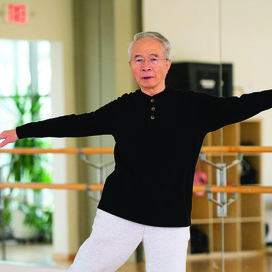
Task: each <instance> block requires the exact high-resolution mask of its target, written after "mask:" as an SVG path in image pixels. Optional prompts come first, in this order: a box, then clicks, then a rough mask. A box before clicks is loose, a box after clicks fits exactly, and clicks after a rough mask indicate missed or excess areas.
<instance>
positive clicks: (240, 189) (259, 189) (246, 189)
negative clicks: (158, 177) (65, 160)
mask: <svg viewBox="0 0 272 272" xmlns="http://www.w3.org/2000/svg"><path fill="white" fill-rule="evenodd" d="M3 188H12V189H13V188H20V189H36V190H37V189H39V190H40V189H58V190H60V189H61V190H79V191H85V190H91V191H102V190H103V188H104V185H103V184H83V183H78V184H77V183H75V184H52V183H51V184H50V183H39V182H30V183H19V182H14V183H0V189H3ZM207 189H208V190H207ZM193 192H211V193H241V194H272V187H268V186H245V185H243V186H215V185H214V186H205V185H195V186H194V187H193Z"/></svg>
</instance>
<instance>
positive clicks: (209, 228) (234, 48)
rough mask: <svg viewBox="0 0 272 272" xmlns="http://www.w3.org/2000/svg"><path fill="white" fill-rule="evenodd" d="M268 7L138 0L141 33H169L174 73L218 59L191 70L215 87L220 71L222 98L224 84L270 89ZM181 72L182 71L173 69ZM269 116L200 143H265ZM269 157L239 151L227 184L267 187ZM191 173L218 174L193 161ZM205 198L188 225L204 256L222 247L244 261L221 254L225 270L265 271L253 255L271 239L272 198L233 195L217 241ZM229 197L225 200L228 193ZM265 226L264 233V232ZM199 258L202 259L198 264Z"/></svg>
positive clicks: (237, 89) (240, 90)
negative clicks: (204, 68) (198, 237)
mask: <svg viewBox="0 0 272 272" xmlns="http://www.w3.org/2000/svg"><path fill="white" fill-rule="evenodd" d="M158 2H159V3H158ZM271 11H272V5H271V1H269V0H264V1H247V0H230V1H226V0H221V1H217V0H214V1H191V0H181V1H174V0H172V1H163V0H161V1H157V0H144V1H143V30H145V31H146V30H150V29H154V30H157V31H161V32H162V33H163V34H165V35H166V36H167V37H168V38H169V40H170V42H171V44H172V46H173V53H172V63H173V65H172V68H173V69H175V74H177V73H179V69H182V70H181V71H185V70H186V66H185V68H184V66H183V67H182V66H181V63H184V62H185V63H187V64H186V65H188V63H189V65H191V66H192V67H197V65H195V63H198V64H203V63H204V64H218V65H219V67H218V68H217V69H218V70H217V71H216V70H214V71H213V72H209V71H206V74H205V73H204V72H203V71H194V72H195V73H199V74H201V75H200V76H202V77H203V78H202V79H201V78H198V77H197V75H194V76H193V77H194V78H195V79H198V80H199V79H200V80H199V81H201V80H202V84H206V86H202V88H207V89H209V88H211V87H214V86H215V85H216V84H215V78H216V77H214V73H219V74H220V76H219V77H220V81H221V82H222V89H221V90H220V91H219V94H220V95H223V96H228V92H225V94H224V88H230V89H231V92H232V94H233V95H235V96H241V95H242V94H246V93H251V92H255V91H261V90H266V89H270V88H271V68H270V64H271V61H272V50H271V48H272V38H271V37H272V36H271V33H272V19H271V16H270V14H271ZM150 14H152V16H150ZM166 22H167V23H166ZM179 65H180V66H179ZM192 67H191V68H192ZM208 67H209V66H208ZM172 68H171V69H172ZM229 68H231V70H230V69H229ZM191 71H192V70H191ZM174 76H175V75H174ZM174 76H172V75H171V70H170V72H169V77H171V80H170V79H168V81H169V85H170V84H171V83H173V84H178V83H177V81H176V80H175V78H172V77H174ZM179 77H180V78H181V77H182V75H181V74H179ZM230 78H231V80H230ZM230 82H231V83H230ZM194 84H195V85H194ZM194 84H191V85H190V84H189V85H190V87H195V88H198V87H199V86H200V85H201V82H194ZM177 87H184V85H180V86H177ZM271 121H272V112H271V110H268V111H266V112H264V113H261V114H259V115H257V116H255V117H254V118H251V119H250V120H248V121H245V122H242V123H241V124H235V125H231V126H228V127H226V128H224V129H223V130H221V131H217V132H215V133H211V134H210V135H208V136H207V138H206V139H205V142H204V145H227V146H239V145H257V146H258V145H263V146H271V145H272V140H271V133H272V131H271ZM236 158H237V156H236V155H231V156H230V155H224V157H223V158H221V157H217V156H211V157H209V159H210V160H211V161H212V162H213V163H220V162H222V161H224V162H225V163H227V164H230V163H231V162H232V161H234V160H235V159H236ZM271 159H272V156H271V154H269V153H267V154H255V155H252V154H245V155H244V157H243V160H242V163H241V164H239V165H236V166H234V167H231V168H230V169H228V170H227V183H228V185H232V184H233V185H240V184H243V185H245V184H250V185H260V186H264V185H265V186H271V176H272V173H271V171H272V169H271V167H270V166H269V165H271ZM197 170H202V171H204V172H206V174H207V175H208V183H209V184H216V183H217V181H216V171H215V169H212V167H211V166H207V164H206V163H204V162H199V163H198V165H197ZM206 197H207V196H206V195H204V196H199V195H194V200H193V211H192V221H193V225H194V226H196V228H197V229H198V230H199V231H200V232H201V233H202V234H204V236H205V237H206V238H207V240H208V245H206V247H205V250H202V253H203V252H209V253H210V256H217V257H218V256H219V255H221V254H222V249H223V250H224V256H223V257H227V256H228V257H229V256H233V253H235V254H241V256H242V255H243V254H244V255H245V258H241V259H239V260H237V259H236V258H235V259H233V258H232V259H229V258H225V263H223V265H224V266H225V269H226V271H234V270H235V271H236V270H237V271H245V269H246V267H249V266H250V267H252V271H257V269H258V270H259V271H266V270H265V269H266V265H267V263H266V262H265V261H263V259H261V258H258V257H256V256H258V253H262V252H265V251H266V249H265V244H266V243H267V242H270V241H271V237H272V236H271V227H272V224H271V221H272V219H271V218H272V217H271V206H272V205H271V196H270V195H260V194H251V195H249V194H238V195H237V200H236V201H234V202H233V203H232V204H230V205H229V206H228V211H227V216H226V217H225V218H224V231H223V232H224V239H223V240H224V241H222V221H223V220H222V219H221V217H220V216H218V214H217V213H218V210H217V207H216V205H215V204H213V203H211V202H209V201H208V200H207V199H206ZM228 197H229V198H231V195H228ZM214 198H216V195H214ZM269 228H270V231H268V232H267V230H269ZM265 230H266V231H265ZM222 244H223V246H222ZM191 246H192V245H191ZM194 251H195V252H200V251H201V250H200V249H199V251H198V250H197V249H195V250H194ZM246 252H247V253H248V255H246V254H245V253H246ZM252 253H253V256H252ZM254 253H256V254H255V255H254ZM218 254H219V255H218ZM250 254H251V255H250ZM196 255H198V256H201V254H193V253H192V250H191V251H190V248H189V254H188V261H189V263H188V268H187V270H188V271H197V270H193V267H194V268H195V265H196V263H193V262H191V259H194V258H195V256H196ZM202 256H203V255H202ZM248 256H252V258H251V259H250V258H248ZM204 263H205V265H206V266H207V270H205V271H211V270H212V269H216V268H217V269H219V270H220V269H221V265H222V262H221V260H220V258H219V259H216V258H215V259H213V260H211V259H209V258H207V259H206V261H204ZM204 263H201V262H200V263H199V265H200V266H201V265H204ZM254 264H255V266H254ZM239 269H240V270H239ZM262 269H263V270H262ZM201 271H202V270H201ZM203 271H204V270H203ZM220 271H221V270H220Z"/></svg>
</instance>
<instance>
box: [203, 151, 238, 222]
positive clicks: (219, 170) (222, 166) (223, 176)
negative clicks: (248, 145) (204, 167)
mask: <svg viewBox="0 0 272 272" xmlns="http://www.w3.org/2000/svg"><path fill="white" fill-rule="evenodd" d="M200 158H201V160H202V161H204V162H206V163H207V164H209V165H211V166H213V167H215V168H216V183H217V186H227V169H229V168H230V167H232V166H234V165H236V164H238V163H240V162H241V161H242V159H243V154H241V153H239V154H238V156H237V160H235V161H233V162H232V163H230V164H228V165H227V164H226V163H216V164H215V163H213V162H211V161H209V160H207V159H206V154H205V153H201V154H200ZM210 188H211V186H210V185H209V186H206V188H205V191H206V192H207V194H208V200H210V201H211V202H213V203H215V204H216V205H217V206H218V207H217V216H218V217H226V216H227V213H228V211H227V206H228V205H229V204H231V203H233V202H234V201H235V200H236V199H237V194H236V193H232V197H231V198H230V199H227V193H217V200H215V199H214V198H213V193H212V192H211V191H210Z"/></svg>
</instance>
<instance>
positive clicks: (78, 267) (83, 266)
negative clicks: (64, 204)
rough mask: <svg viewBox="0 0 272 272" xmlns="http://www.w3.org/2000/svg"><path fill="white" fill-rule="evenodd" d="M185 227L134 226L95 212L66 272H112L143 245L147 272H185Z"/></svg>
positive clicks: (110, 215) (106, 214)
mask: <svg viewBox="0 0 272 272" xmlns="http://www.w3.org/2000/svg"><path fill="white" fill-rule="evenodd" d="M189 238H190V233H189V227H184V228H162V227H150V226H145V225H141V224H137V223H134V222H131V221H128V220H125V219H122V218H120V217H117V216H114V215H112V214H109V213H107V212H104V211H102V210H99V209H98V210H97V214H96V217H95V221H94V224H93V231H92V234H91V235H90V237H89V238H88V239H87V240H86V241H85V242H84V243H83V244H82V246H81V247H80V249H79V251H78V253H77V255H76V258H75V260H74V263H73V264H72V265H71V267H70V269H69V272H114V271H116V270H117V269H118V268H119V267H121V266H122V265H123V264H124V263H125V262H126V261H127V259H128V258H129V257H130V255H131V254H132V253H133V252H134V250H135V249H136V248H137V246H138V245H139V244H140V242H143V246H144V251H145V259H146V271H147V272H185V271H186V255H187V246H188V240H189Z"/></svg>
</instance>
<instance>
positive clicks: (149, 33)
mask: <svg viewBox="0 0 272 272" xmlns="http://www.w3.org/2000/svg"><path fill="white" fill-rule="evenodd" d="M143 38H149V39H154V40H157V41H159V42H160V43H161V44H162V45H163V48H164V57H165V58H166V59H169V58H170V55H171V50H172V47H171V44H170V42H169V41H168V40H167V39H166V38H165V37H164V36H163V35H161V34H160V33H158V32H153V31H147V32H140V33H137V34H136V35H135V36H134V40H133V42H131V43H130V45H129V47H128V58H129V59H130V60H131V58H132V48H133V46H134V44H135V42H136V41H138V40H140V39H143Z"/></svg>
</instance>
